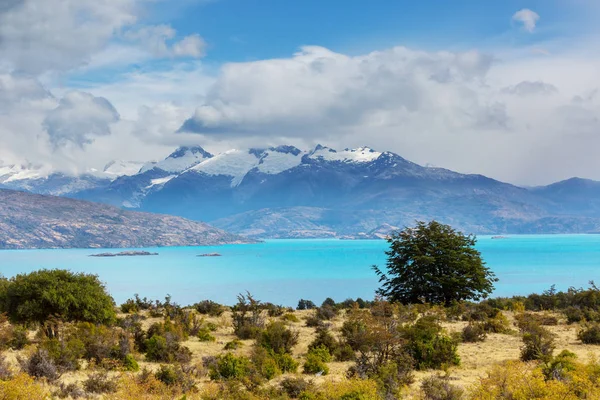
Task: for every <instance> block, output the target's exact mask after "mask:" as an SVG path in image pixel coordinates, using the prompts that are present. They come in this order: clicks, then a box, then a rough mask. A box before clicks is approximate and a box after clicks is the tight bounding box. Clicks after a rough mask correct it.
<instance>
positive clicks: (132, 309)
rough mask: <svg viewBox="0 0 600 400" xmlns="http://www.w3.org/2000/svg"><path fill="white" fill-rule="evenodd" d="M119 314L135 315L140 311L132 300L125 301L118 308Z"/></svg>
mask: <svg viewBox="0 0 600 400" xmlns="http://www.w3.org/2000/svg"><path fill="white" fill-rule="evenodd" d="M119 308H120V309H121V312H122V313H124V314H131V313H137V312H139V311H140V309H139V307H138V305H137V304H136V303H135V301H134V300H133V299H127V300H126V301H125V303H123V304H121V306H120V307H119Z"/></svg>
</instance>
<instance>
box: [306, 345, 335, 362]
mask: <svg viewBox="0 0 600 400" xmlns="http://www.w3.org/2000/svg"><path fill="white" fill-rule="evenodd" d="M308 353H309V354H314V355H315V356H317V357H319V358H320V359H321V361H323V362H326V363H327V362H330V361H331V354H330V353H329V349H328V348H327V347H325V346H318V347H313V348H311V349H309V351H308Z"/></svg>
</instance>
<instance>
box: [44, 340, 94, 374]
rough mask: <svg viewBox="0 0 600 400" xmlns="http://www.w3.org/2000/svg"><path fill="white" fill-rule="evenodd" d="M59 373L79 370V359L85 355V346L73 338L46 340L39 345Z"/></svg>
mask: <svg viewBox="0 0 600 400" xmlns="http://www.w3.org/2000/svg"><path fill="white" fill-rule="evenodd" d="M40 348H41V349H44V350H46V352H47V354H48V355H49V356H50V358H51V359H52V361H53V362H54V364H56V366H57V367H58V368H59V369H60V370H61V371H74V370H77V369H79V359H80V358H83V356H84V355H85V344H84V343H83V342H82V341H81V340H79V339H77V338H75V337H68V338H61V339H46V340H44V341H43V342H42V343H41V344H40Z"/></svg>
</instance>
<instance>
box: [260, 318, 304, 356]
mask: <svg viewBox="0 0 600 400" xmlns="http://www.w3.org/2000/svg"><path fill="white" fill-rule="evenodd" d="M297 343H298V332H294V331H292V330H290V329H289V328H288V327H287V326H286V325H285V324H284V323H283V322H280V321H276V322H271V323H269V324H268V325H267V327H266V329H265V330H264V331H262V332H261V333H260V335H259V336H258V339H257V344H258V345H259V346H262V347H264V348H265V349H267V350H271V351H273V353H276V354H283V353H291V352H292V348H293V347H294V346H295V345H296V344H297Z"/></svg>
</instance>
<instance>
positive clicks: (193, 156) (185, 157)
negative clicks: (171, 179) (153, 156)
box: [140, 146, 213, 173]
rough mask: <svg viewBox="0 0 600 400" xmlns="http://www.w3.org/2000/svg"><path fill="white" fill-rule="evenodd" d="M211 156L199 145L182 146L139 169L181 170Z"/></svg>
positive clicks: (144, 170) (142, 170)
mask: <svg viewBox="0 0 600 400" xmlns="http://www.w3.org/2000/svg"><path fill="white" fill-rule="evenodd" d="M212 157H213V155H212V154H210V153H209V152H207V151H206V150H204V149H203V148H202V147H200V146H194V147H187V146H182V147H180V148H178V149H177V150H175V151H174V152H173V153H171V154H170V155H169V156H168V157H167V158H165V159H164V160H162V161H159V162H150V163H146V164H145V165H144V166H143V167H142V169H141V170H140V173H143V172H146V171H149V170H151V169H153V168H158V169H161V170H163V171H166V172H183V171H185V170H187V169H189V168H192V167H193V166H195V165H198V164H200V163H201V162H202V161H205V160H207V159H211V158H212Z"/></svg>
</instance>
